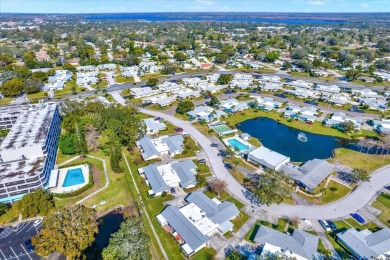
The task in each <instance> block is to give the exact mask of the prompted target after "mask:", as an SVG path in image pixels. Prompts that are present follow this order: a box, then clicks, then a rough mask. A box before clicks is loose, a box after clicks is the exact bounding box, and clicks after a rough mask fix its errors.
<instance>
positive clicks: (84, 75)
mask: <svg viewBox="0 0 390 260" xmlns="http://www.w3.org/2000/svg"><path fill="white" fill-rule="evenodd" d="M98 74H99V71H88V72H77V74H76V77H77V78H76V84H77V85H79V86H89V85H91V84H97V83H98V82H99V81H100V79H99V78H98V77H97V75H98Z"/></svg>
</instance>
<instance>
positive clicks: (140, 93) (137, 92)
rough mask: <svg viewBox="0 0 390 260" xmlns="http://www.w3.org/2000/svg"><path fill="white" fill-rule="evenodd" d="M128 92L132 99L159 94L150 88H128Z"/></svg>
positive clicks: (158, 91)
mask: <svg viewBox="0 0 390 260" xmlns="http://www.w3.org/2000/svg"><path fill="white" fill-rule="evenodd" d="M130 91H131V94H132V95H133V96H134V98H141V97H148V96H152V95H156V94H158V93H160V90H157V89H152V88H151V87H142V88H130Z"/></svg>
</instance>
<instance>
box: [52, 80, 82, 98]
mask: <svg viewBox="0 0 390 260" xmlns="http://www.w3.org/2000/svg"><path fill="white" fill-rule="evenodd" d="M72 87H75V88H76V92H79V91H80V90H81V87H80V86H78V85H77V84H76V82H75V81H74V80H70V81H68V82H66V83H65V86H64V88H63V89H59V90H55V91H54V95H55V96H56V97H57V98H58V97H60V96H62V95H66V94H71V93H72Z"/></svg>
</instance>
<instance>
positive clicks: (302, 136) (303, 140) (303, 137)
mask: <svg viewBox="0 0 390 260" xmlns="http://www.w3.org/2000/svg"><path fill="white" fill-rule="evenodd" d="M297 138H298V140H299V141H301V142H304V143H306V142H307V141H308V139H307V136H306V135H305V133H299V134H298V137H297Z"/></svg>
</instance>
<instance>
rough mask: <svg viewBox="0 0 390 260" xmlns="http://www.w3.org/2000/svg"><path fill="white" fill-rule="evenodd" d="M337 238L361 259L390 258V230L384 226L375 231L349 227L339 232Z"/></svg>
mask: <svg viewBox="0 0 390 260" xmlns="http://www.w3.org/2000/svg"><path fill="white" fill-rule="evenodd" d="M337 240H338V241H339V242H340V243H341V244H343V245H344V246H345V247H346V248H348V249H349V250H350V251H351V252H352V253H353V254H354V256H355V257H356V258H357V259H359V260H366V259H383V260H385V259H390V230H389V229H388V228H383V229H381V230H379V231H376V232H375V233H372V232H371V231H370V230H368V229H364V230H361V231H358V230H356V229H353V228H351V229H348V230H345V231H342V232H340V233H338V234H337Z"/></svg>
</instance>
